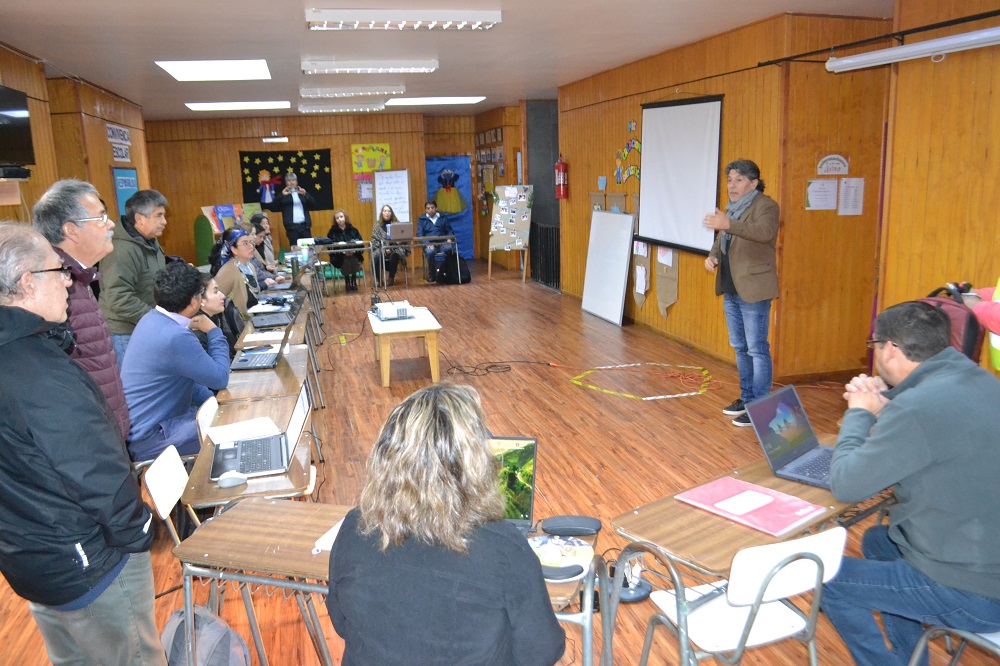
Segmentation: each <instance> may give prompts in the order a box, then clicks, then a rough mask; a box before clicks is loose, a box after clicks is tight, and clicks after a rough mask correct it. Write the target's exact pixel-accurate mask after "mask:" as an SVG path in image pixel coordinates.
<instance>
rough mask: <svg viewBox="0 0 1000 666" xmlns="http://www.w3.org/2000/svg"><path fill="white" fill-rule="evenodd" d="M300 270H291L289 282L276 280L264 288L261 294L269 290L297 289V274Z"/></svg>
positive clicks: (265, 293)
mask: <svg viewBox="0 0 1000 666" xmlns="http://www.w3.org/2000/svg"><path fill="white" fill-rule="evenodd" d="M300 273H301V271H297V270H292V280H291V281H290V282H277V283H275V284H272V285H271V286H270V287H268V288H267V289H265V290H264V292H263V295H265V296H266V295H267V293H268V292H270V291H285V290H288V289H298V287H299V274H300Z"/></svg>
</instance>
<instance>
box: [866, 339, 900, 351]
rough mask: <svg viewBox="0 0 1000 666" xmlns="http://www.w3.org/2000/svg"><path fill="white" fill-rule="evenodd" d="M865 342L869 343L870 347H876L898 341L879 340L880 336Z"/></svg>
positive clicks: (893, 343)
mask: <svg viewBox="0 0 1000 666" xmlns="http://www.w3.org/2000/svg"><path fill="white" fill-rule="evenodd" d="M865 344H866V345H868V349H875V346H876V345H884V344H890V345H895V344H896V343H895V342H893V341H892V340H879V339H878V338H872V339H871V340H866V341H865Z"/></svg>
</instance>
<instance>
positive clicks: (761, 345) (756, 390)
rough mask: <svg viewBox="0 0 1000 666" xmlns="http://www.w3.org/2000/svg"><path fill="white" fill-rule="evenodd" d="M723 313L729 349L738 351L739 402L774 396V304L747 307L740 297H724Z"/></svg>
mask: <svg viewBox="0 0 1000 666" xmlns="http://www.w3.org/2000/svg"><path fill="white" fill-rule="evenodd" d="M722 309H723V312H725V314H726V327H727V328H728V329H729V345H730V346H731V347H732V348H733V349H734V350H735V351H736V371H737V372H738V373H739V376H740V399H741V400H743V402H750V401H751V400H756V399H757V398H763V397H764V396H765V395H767V394H768V393H770V392H771V373H772V367H771V346H770V344H768V342H767V330H768V325H769V323H770V320H771V301H770V300H769V299H768V300H763V301H757V302H756V303H747V302H746V301H744V300H743V299H742V298H740V297H739V295H738V294H723V297H722Z"/></svg>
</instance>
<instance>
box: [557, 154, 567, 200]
mask: <svg viewBox="0 0 1000 666" xmlns="http://www.w3.org/2000/svg"><path fill="white" fill-rule="evenodd" d="M567 168H568V165H567V164H566V162H565V160H563V158H562V155H560V156H559V161H558V162H556V199H568V198H569V176H568V175H567V173H566V170H567Z"/></svg>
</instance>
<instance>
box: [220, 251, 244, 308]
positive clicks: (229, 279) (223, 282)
mask: <svg viewBox="0 0 1000 666" xmlns="http://www.w3.org/2000/svg"><path fill="white" fill-rule="evenodd" d="M215 283H216V284H217V285H219V291H221V292H222V293H223V294H225V295H226V296H228V297H229V298H231V299H233V304H234V305H235V306H236V309H238V310H239V311H240V314H241V315H242V316H243V318H244V319H246V318H248V317H249V316H250V315H249V314H248V313H247V279H246V278H245V277H244V276H243V273H242V272H241V271H240V267H239V266H237V265H236V260H235V259H230V260H229V261H227V262H226V263H225V264H223V266H222V268H220V269H219V272H218V273H216V274H215Z"/></svg>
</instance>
